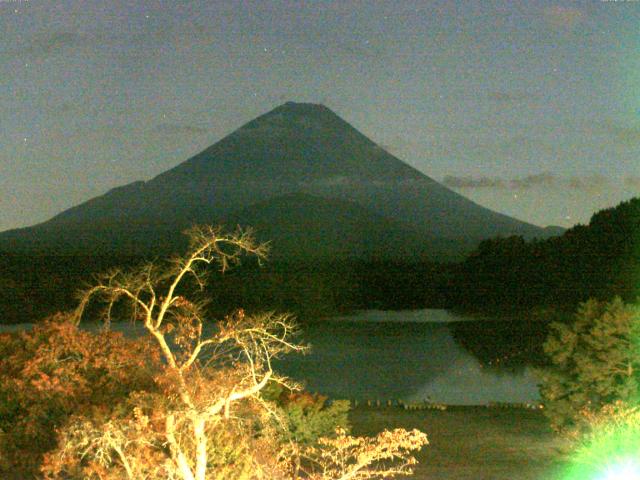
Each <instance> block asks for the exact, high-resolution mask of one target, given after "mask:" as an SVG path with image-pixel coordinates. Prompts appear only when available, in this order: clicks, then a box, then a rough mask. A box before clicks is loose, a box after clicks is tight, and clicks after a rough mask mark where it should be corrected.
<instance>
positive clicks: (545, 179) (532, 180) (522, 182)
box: [509, 172, 557, 189]
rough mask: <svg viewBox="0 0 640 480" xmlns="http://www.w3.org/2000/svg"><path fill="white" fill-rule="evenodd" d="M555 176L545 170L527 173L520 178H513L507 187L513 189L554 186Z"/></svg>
mask: <svg viewBox="0 0 640 480" xmlns="http://www.w3.org/2000/svg"><path fill="white" fill-rule="evenodd" d="M556 183H557V178H556V176H555V175H552V174H550V173H547V172H543V173H538V174H535V175H527V176H525V177H521V178H513V179H511V180H510V181H509V187H510V188H513V189H527V188H532V187H550V186H555V185H556Z"/></svg>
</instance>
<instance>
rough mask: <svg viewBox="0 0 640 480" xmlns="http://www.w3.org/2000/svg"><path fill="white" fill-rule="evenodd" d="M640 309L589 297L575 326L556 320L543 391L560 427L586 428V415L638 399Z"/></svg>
mask: <svg viewBox="0 0 640 480" xmlns="http://www.w3.org/2000/svg"><path fill="white" fill-rule="evenodd" d="M639 313H640V312H639V310H638V307H636V306H632V305H627V304H625V303H623V302H622V300H620V299H619V298H616V299H614V300H612V301H611V302H608V303H606V302H599V301H596V300H589V301H588V302H586V303H583V304H582V305H581V306H580V307H579V309H578V311H577V313H576V315H575V318H574V321H573V322H572V323H571V324H562V323H554V324H552V331H551V333H550V334H549V337H548V338H547V340H546V342H545V345H544V349H545V352H546V353H547V355H548V357H549V359H550V361H551V366H550V367H549V368H547V369H544V370H542V371H541V378H542V384H541V386H540V393H541V395H542V398H543V402H544V407H545V409H544V411H545V413H546V415H547V416H548V418H549V419H550V420H551V423H552V426H553V427H554V428H555V429H556V430H567V429H575V428H578V429H580V428H581V427H582V426H583V425H585V422H584V421H583V419H584V418H587V417H586V416H585V413H587V412H598V411H599V410H600V409H602V408H603V407H605V406H606V405H610V404H613V403H614V402H616V401H624V402H630V403H632V402H633V401H635V400H637V397H638V393H639V390H638V389H639V386H640V383H639V381H640V351H639V350H638V348H639V347H640V345H639V344H638V339H639V338H640V336H639V334H640V315H639ZM586 425H587V427H588V424H586Z"/></svg>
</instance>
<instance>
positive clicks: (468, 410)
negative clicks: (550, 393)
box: [350, 407, 566, 480]
mask: <svg viewBox="0 0 640 480" xmlns="http://www.w3.org/2000/svg"><path fill="white" fill-rule="evenodd" d="M350 419H351V422H352V424H353V433H354V434H356V435H374V434H376V433H377V432H379V431H380V430H383V429H385V428H387V429H391V428H397V427H401V428H407V429H410V428H419V429H421V430H423V431H424V432H426V433H427V435H428V437H429V443H430V444H429V445H428V446H427V447H425V448H424V449H423V450H422V451H421V452H420V453H419V454H418V455H417V459H418V461H419V464H418V466H417V468H416V470H415V475H414V476H413V477H409V478H413V479H415V480H555V479H556V478H558V473H557V472H558V470H559V469H560V467H561V465H562V461H563V458H564V454H563V452H564V451H566V443H565V441H564V440H562V439H561V438H560V437H558V436H557V435H555V434H554V433H553V432H552V431H551V430H550V429H549V426H548V423H547V421H546V419H545V418H544V416H543V415H542V412H541V411H539V410H537V411H536V410H525V409H499V408H485V407H449V408H448V409H447V410H445V411H437V410H417V411H416V410H414V411H407V410H404V409H401V408H396V407H389V408H368V407H358V408H355V409H353V410H352V411H351V414H350Z"/></svg>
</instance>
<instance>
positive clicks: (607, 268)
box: [452, 198, 640, 310]
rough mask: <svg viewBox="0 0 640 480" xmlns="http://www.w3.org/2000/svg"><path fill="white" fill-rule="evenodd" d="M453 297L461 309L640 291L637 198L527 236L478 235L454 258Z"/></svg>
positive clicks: (632, 296) (559, 302) (572, 301)
mask: <svg viewBox="0 0 640 480" xmlns="http://www.w3.org/2000/svg"><path fill="white" fill-rule="evenodd" d="M452 291H453V292H455V299H454V303H455V304H456V305H458V306H459V307H462V308H465V309H471V310H475V309H488V310H491V309H495V310H504V309H511V310H517V309H527V308H531V307H534V306H563V305H564V306H567V307H568V308H573V307H574V306H575V305H576V304H577V303H578V302H581V301H584V300H587V299H588V298H590V297H595V298H600V299H609V298H611V297H613V296H614V295H619V296H621V297H623V298H624V299H625V300H628V301H635V300H636V299H637V298H638V296H639V295H640V198H633V199H631V200H629V201H626V202H622V203H621V204H619V205H618V206H616V207H614V208H608V209H605V210H602V211H599V212H597V213H596V214H594V215H593V216H592V218H591V221H590V222H589V224H588V225H586V226H585V225H578V226H576V227H573V228H571V229H570V230H567V231H566V232H565V233H564V234H563V235H561V236H558V237H554V238H549V239H547V240H539V241H530V242H527V241H525V240H524V239H522V238H521V237H503V238H495V239H491V240H485V241H483V242H482V243H481V244H480V246H479V247H478V248H477V249H476V250H475V251H474V252H473V253H472V254H471V255H470V256H469V257H468V258H467V259H466V260H465V261H464V262H463V263H462V265H461V267H460V271H459V273H458V275H457V279H456V282H455V288H453V289H452Z"/></svg>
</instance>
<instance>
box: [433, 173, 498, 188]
mask: <svg viewBox="0 0 640 480" xmlns="http://www.w3.org/2000/svg"><path fill="white" fill-rule="evenodd" d="M442 183H443V184H444V185H445V186H447V187H451V188H505V187H506V185H505V182H504V180H502V179H500V178H497V177H479V178H472V177H456V176H453V175H447V176H446V177H444V179H443V180H442Z"/></svg>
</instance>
